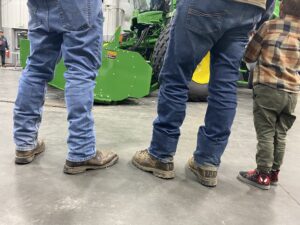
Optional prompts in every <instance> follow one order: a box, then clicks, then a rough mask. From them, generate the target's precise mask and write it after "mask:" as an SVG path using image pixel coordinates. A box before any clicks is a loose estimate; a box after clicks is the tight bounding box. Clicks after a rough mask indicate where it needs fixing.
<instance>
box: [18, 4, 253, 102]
mask: <svg viewBox="0 0 300 225" xmlns="http://www.w3.org/2000/svg"><path fill="white" fill-rule="evenodd" d="M116 1H120V0H116ZM129 1H130V5H131V6H132V7H133V16H132V18H131V22H130V24H131V26H130V29H128V30H121V28H118V29H117V31H116V32H115V35H114V37H113V39H112V40H111V41H109V42H107V43H104V45H103V50H102V66H101V68H100V70H99V76H98V77H97V78H96V87H95V92H94V97H95V102H102V103H111V102H118V101H122V100H125V99H127V98H141V97H144V96H147V95H149V94H150V93H151V92H152V91H154V90H156V89H157V88H158V86H159V85H158V76H159V73H160V70H161V67H162V64H163V61H164V56H165V53H166V49H167V46H168V42H169V33H170V24H171V23H170V21H171V19H172V17H173V16H174V14H175V11H176V0H129ZM29 51H30V44H29V41H28V40H23V41H22V42H21V64H22V66H23V67H24V66H25V65H26V59H27V57H28V55H29ZM209 64H210V57H209V54H208V55H207V56H206V57H205V58H204V59H203V61H202V62H201V63H200V64H199V65H198V67H197V69H196V71H195V73H194V75H193V78H192V82H191V83H190V92H189V97H190V99H191V100H194V101H199V100H205V99H206V97H207V95H208V88H207V85H208V82H209V73H210V69H209ZM65 71H66V68H65V66H64V64H63V61H61V62H59V63H58V64H57V66H56V69H55V76H54V79H53V80H52V81H51V82H50V83H49V84H50V85H51V86H54V87H56V88H59V89H61V90H63V89H64V86H65V80H64V72H65ZM242 72H244V73H247V72H248V71H247V70H246V69H244V70H242Z"/></svg>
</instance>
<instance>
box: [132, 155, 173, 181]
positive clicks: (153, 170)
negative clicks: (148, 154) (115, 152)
mask: <svg viewBox="0 0 300 225" xmlns="http://www.w3.org/2000/svg"><path fill="white" fill-rule="evenodd" d="M132 164H133V165H134V166H136V167H137V168H139V169H140V170H143V171H146V172H150V173H152V174H153V175H154V176H156V177H159V178H162V179H173V178H174V177H175V172H174V171H164V170H160V169H156V168H152V167H147V166H142V165H141V164H139V163H138V162H137V161H135V160H134V159H132Z"/></svg>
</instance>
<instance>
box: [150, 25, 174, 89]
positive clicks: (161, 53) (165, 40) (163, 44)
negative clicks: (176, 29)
mask: <svg viewBox="0 0 300 225" xmlns="http://www.w3.org/2000/svg"><path fill="white" fill-rule="evenodd" d="M170 30H171V23H168V25H167V26H166V28H165V29H164V30H163V32H162V33H161V34H160V36H159V37H158V39H157V41H156V43H155V46H154V50H153V54H152V57H151V64H152V68H153V76H152V82H151V83H152V84H153V83H156V82H158V77H159V73H160V70H161V68H162V65H163V63H164V58H165V54H166V51H167V47H168V44H169V40H170Z"/></svg>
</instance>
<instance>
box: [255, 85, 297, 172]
mask: <svg viewBox="0 0 300 225" xmlns="http://www.w3.org/2000/svg"><path fill="white" fill-rule="evenodd" d="M297 97H298V94H295V93H289V92H285V91H281V90H278V89H275V88H271V87H268V86H266V85H261V84H259V85H256V86H255V87H254V88H253V100H254V101H253V115H254V126H255V130H256V135H257V141H258V144H257V153H256V163H257V169H258V170H259V171H262V172H269V171H270V170H271V169H274V170H279V169H280V166H281V164H282V161H283V157H284V152H285V138H286V135H287V131H288V130H289V129H290V128H291V127H292V125H293V123H294V122H295V120H296V116H295V115H293V113H294V111H295V107H296V104H297Z"/></svg>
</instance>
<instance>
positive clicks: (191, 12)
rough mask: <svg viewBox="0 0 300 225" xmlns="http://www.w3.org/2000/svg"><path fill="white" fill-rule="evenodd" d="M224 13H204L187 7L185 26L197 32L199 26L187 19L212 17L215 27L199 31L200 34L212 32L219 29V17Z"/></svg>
mask: <svg viewBox="0 0 300 225" xmlns="http://www.w3.org/2000/svg"><path fill="white" fill-rule="evenodd" d="M225 14H226V12H225V11H224V12H214V13H204V12H202V11H200V10H196V9H193V8H192V7H189V8H188V11H187V13H186V18H185V26H186V27H187V28H188V29H190V30H192V31H194V32H196V33H200V32H199V28H197V27H196V26H194V25H192V24H191V23H190V22H189V21H190V20H191V18H192V17H198V18H204V19H214V20H215V22H216V28H214V29H211V30H210V31H206V32H203V31H201V34H203V33H206V34H208V33H214V32H216V31H219V30H220V29H221V18H222V17H223V16H224V15H225Z"/></svg>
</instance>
